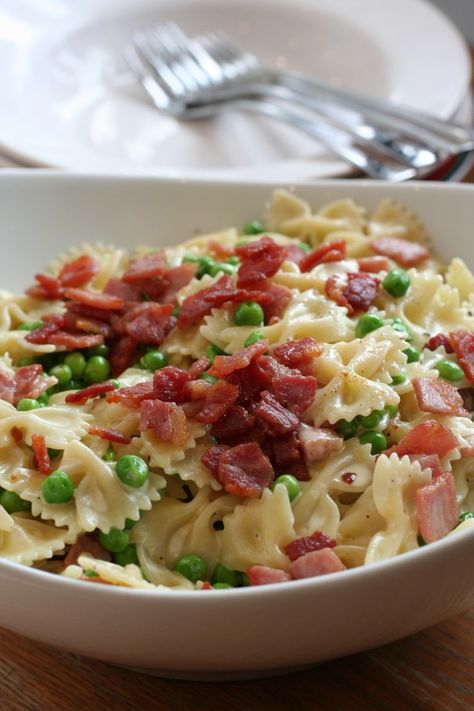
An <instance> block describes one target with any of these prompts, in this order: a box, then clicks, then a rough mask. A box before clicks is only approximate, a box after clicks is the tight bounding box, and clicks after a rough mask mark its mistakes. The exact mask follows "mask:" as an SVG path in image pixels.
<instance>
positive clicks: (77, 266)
mask: <svg viewBox="0 0 474 711" xmlns="http://www.w3.org/2000/svg"><path fill="white" fill-rule="evenodd" d="M99 272H100V264H99V263H98V262H97V261H96V260H95V259H93V258H92V257H90V256H89V255H88V254H83V255H82V256H81V257H77V259H73V260H72V261H71V262H66V264H64V265H63V267H62V269H61V271H60V272H59V274H58V279H59V281H60V282H61V284H62V285H63V286H66V287H69V286H84V284H87V282H88V281H90V280H91V279H92V278H93V277H95V275H96V274H98V273H99Z"/></svg>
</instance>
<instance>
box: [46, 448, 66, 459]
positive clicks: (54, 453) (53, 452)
mask: <svg viewBox="0 0 474 711" xmlns="http://www.w3.org/2000/svg"><path fill="white" fill-rule="evenodd" d="M62 453H63V450H62V449H53V448H52V447H48V454H49V458H50V459H56V457H59V455H60V454H62Z"/></svg>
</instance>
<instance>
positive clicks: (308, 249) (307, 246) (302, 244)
mask: <svg viewBox="0 0 474 711" xmlns="http://www.w3.org/2000/svg"><path fill="white" fill-rule="evenodd" d="M298 247H299V248H300V249H302V250H303V252H312V251H313V248H312V246H311V245H310V244H308V243H307V242H298Z"/></svg>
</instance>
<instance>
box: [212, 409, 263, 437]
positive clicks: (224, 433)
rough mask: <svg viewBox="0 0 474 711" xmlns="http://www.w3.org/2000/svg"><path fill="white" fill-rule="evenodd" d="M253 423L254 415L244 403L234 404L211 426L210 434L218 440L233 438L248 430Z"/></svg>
mask: <svg viewBox="0 0 474 711" xmlns="http://www.w3.org/2000/svg"><path fill="white" fill-rule="evenodd" d="M253 423H254V418H253V416H252V415H251V414H250V413H249V412H248V411H247V410H246V409H245V408H244V407H242V405H232V406H231V407H229V409H228V410H227V411H226V412H224V414H223V415H222V416H221V417H220V418H219V419H218V420H217V422H215V423H214V425H213V426H212V427H211V430H210V435H211V436H212V437H215V438H216V439H217V440H222V439H224V440H226V439H231V440H232V439H235V438H236V437H240V436H242V435H244V434H245V433H246V432H248V431H249V430H250V429H251V428H252V425H253Z"/></svg>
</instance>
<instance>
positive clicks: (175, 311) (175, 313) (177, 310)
mask: <svg viewBox="0 0 474 711" xmlns="http://www.w3.org/2000/svg"><path fill="white" fill-rule="evenodd" d="M180 313H181V306H180V305H179V304H176V306H175V307H174V309H173V311H172V312H171V315H172V316H174V317H175V318H178V316H179V314H180Z"/></svg>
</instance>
